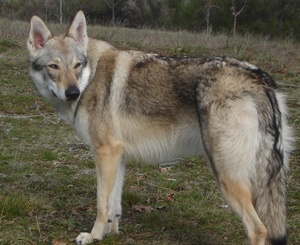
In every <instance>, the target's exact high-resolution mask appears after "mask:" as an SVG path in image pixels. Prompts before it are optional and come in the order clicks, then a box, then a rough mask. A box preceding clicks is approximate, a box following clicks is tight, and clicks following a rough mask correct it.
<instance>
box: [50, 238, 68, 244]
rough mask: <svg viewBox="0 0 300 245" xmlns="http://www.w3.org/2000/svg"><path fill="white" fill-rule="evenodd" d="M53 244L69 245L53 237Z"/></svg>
mask: <svg viewBox="0 0 300 245" xmlns="http://www.w3.org/2000/svg"><path fill="white" fill-rule="evenodd" d="M51 245H67V244H66V243H65V242H63V241H59V240H56V239H53V240H52V243H51Z"/></svg>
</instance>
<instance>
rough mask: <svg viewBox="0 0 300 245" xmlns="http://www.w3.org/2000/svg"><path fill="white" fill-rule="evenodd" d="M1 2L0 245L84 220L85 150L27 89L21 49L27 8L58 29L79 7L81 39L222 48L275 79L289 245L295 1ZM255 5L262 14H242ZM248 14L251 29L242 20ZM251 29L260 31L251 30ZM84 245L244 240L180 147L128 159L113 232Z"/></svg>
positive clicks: (295, 158)
mask: <svg viewBox="0 0 300 245" xmlns="http://www.w3.org/2000/svg"><path fill="white" fill-rule="evenodd" d="M200 3H202V5H201V4H200ZM254 3H255V4H254ZM60 4H61V5H60ZM126 4H127V5H129V6H137V9H136V12H134V11H133V12H130V11H129V12H125V11H124V8H125V7H126V6H127V5H126ZM130 4H131V5H130ZM132 4H133V5H132ZM226 4H227V5H226ZM233 4H234V5H235V6H236V10H235V12H234V13H235V15H236V27H237V29H236V33H235V35H233V34H234V32H233V24H234V16H233V15H232V12H230V8H231V7H232V6H233ZM280 4H281V5H280ZM0 6H1V7H0V11H1V18H0V244H1V245H20V244H22V245H23V244H25V245H27V244H28V245H33V244H34V245H35V244H37V245H44V244H45V245H46V244H51V245H66V244H74V238H75V237H76V236H77V235H78V233H79V232H81V231H89V230H90V229H91V228H92V226H93V222H94V219H95V215H96V193H95V192H96V179H95V170H94V163H93V157H92V156H91V154H90V151H89V149H88V147H87V146H85V145H84V144H82V142H81V140H80V139H79V138H78V137H77V136H76V135H75V134H74V132H73V130H72V129H71V128H70V127H69V126H67V125H66V124H65V123H64V122H62V121H61V120H60V119H59V118H57V116H56V114H55V112H54V110H53V108H52V107H51V106H49V105H48V103H46V102H45V101H44V100H43V99H42V98H41V97H40V96H38V94H37V92H36V90H35V88H34V86H33V85H32V82H31V81H30V78H29V77H28V66H29V63H28V54H27V50H26V39H27V36H28V30H29V20H30V17H31V15H33V14H37V15H40V16H41V17H42V18H43V19H46V21H47V23H48V24H49V27H50V29H51V30H52V31H53V33H54V34H58V33H63V32H65V29H66V28H67V23H68V22H69V21H70V19H71V18H72V16H73V15H74V14H75V12H76V11H77V10H78V9H83V10H84V11H85V12H86V13H88V23H89V27H88V34H89V36H91V37H93V38H98V39H102V40H105V41H108V42H110V43H112V44H113V45H115V46H116V47H118V48H121V49H138V50H144V51H147V52H155V53H159V54H161V55H171V56H201V55H206V56H207V55H209V56H211V55H217V56H223V55H226V56H233V57H236V58H238V59H241V60H246V61H248V62H250V63H253V64H255V65H257V66H259V67H261V68H262V69H264V70H265V71H267V72H268V73H270V74H271V75H272V76H273V77H274V78H275V80H276V81H277V83H278V86H279V89H280V90H282V91H283V92H284V93H285V94H286V95H287V102H288V106H289V111H290V117H289V122H290V124H291V125H292V126H293V128H294V130H295V139H296V147H295V150H294V152H293V154H292V156H291V161H290V167H291V169H290V173H289V176H288V198H287V206H288V227H289V244H291V245H297V244H300V231H299V224H300V204H299V203H300V182H299V179H300V165H299V160H300V148H299V146H300V138H299V135H300V127H299V126H300V120H299V117H300V110H299V107H300V90H299V89H300V75H299V74H300V68H299V62H300V44H299V42H298V40H297V35H296V34H297V31H296V30H297V28H298V26H299V24H297V21H298V22H299V16H297V15H299V13H300V11H298V10H299V1H297V0H295V1H276V0H274V1H273V0H272V1H263V0H262V1H257V0H256V1H250V0H247V2H246V3H245V1H244V2H242V1H240V2H239V1H237V0H236V1H234V2H233V1H230V0H228V1H201V0H199V1H193V0H191V1H180V0H174V1H171V0H170V1H167V0H165V1H163V0H161V1H158V0H153V1H147V0H137V1H133V0H131V1H126V0H124V1H117V0H115V1H114V2H112V0H111V1H110V2H109V0H105V1H104V0H103V1H101V0H97V1H96V0H95V1H92V0H90V1H84V0H81V1H79V0H77V1H75V0H65V1H63V0H57V1H54V0H47V1H46V0H45V1H42V0H40V1H32V0H29V1H25V0H24V1H21V0H18V1H17V0H6V1H3V0H2V1H0ZM205 6H206V7H207V8H208V7H209V6H216V7H211V9H210V11H211V12H210V24H209V28H208V29H207V22H206V19H205V16H206V15H205V13H206V14H207V11H208V9H206V8H205ZM224 6H225V7H224ZM258 6H260V8H258ZM275 6H277V7H276V8H275ZM279 6H281V7H279ZM111 7H114V8H111ZM132 8H133V7H132ZM60 9H61V10H60ZM113 9H114V13H115V19H114V21H112V20H113V18H112V13H113ZM133 9H135V8H133ZM254 9H256V11H257V12H259V11H262V12H261V14H258V13H257V14H256V15H253V17H251V18H250V17H249V16H251V15H250V13H251V11H254ZM270 9H272V11H271V10H270ZM146 10H148V12H147V11H146ZM241 10H242V11H241ZM263 10H264V11H263ZM275 10H276V11H277V12H276V11H275ZM197 11H198V12H197ZM205 11H206V12H205ZM231 11H232V10H231ZM239 12H240V14H239V15H237V14H238V13H239ZM130 13H140V15H139V14H132V15H131V14H130ZM252 13H254V12H252ZM276 13H277V14H276ZM247 15H248V21H247V17H246V16H247ZM221 16H223V17H222V18H221ZM272 16H273V17H272ZM291 16H294V17H293V18H292V19H290V21H287V20H288V19H289V18H290V17H291ZM4 17H5V18H4ZM61 17H62V18H61ZM134 18H136V19H134ZM243 19H244V20H243ZM217 20H218V21H217ZM242 20H243V21H242ZM255 20H256V21H257V23H259V22H261V24H260V25H259V24H257V26H258V27H260V28H262V31H259V30H260V29H259V28H258V27H256V28H254V29H251V28H250V25H251V24H253V25H254V24H255ZM60 21H61V22H62V24H58V23H59V22H60ZM269 21H270V22H269ZM217 23H219V24H217ZM226 23H227V24H226ZM98 24H101V25H98ZM128 27H136V28H128ZM184 29H187V30H184ZM276 30H277V31H276ZM256 31H257V32H258V31H259V35H254V34H251V33H255V32H256ZM287 37H288V38H287ZM95 244H116V245H144V244H146V245H148V244H149V245H196V244H197V245H245V244H247V240H246V236H245V232H244V229H243V227H242V224H241V222H240V221H239V220H238V218H237V217H236V216H235V215H233V213H232V212H231V210H230V209H229V208H228V206H227V205H226V203H225V202H224V201H223V199H222V198H221V195H220V192H219V190H218V189H217V187H216V184H215V181H214V177H213V175H212V174H211V171H210V170H209V168H208V167H207V165H206V162H205V160H204V159H203V158H201V157H196V156H191V157H189V158H186V159H183V160H181V161H180V163H178V164H175V165H173V166H171V167H168V166H165V165H162V163H154V164H153V165H143V164H142V163H139V162H130V163H128V166H127V173H126V183H125V188H124V193H123V216H122V220H121V226H120V234H119V235H117V236H107V237H106V238H105V239H104V240H103V241H102V242H98V243H97V242H96V243H95Z"/></svg>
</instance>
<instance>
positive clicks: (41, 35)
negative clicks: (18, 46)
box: [27, 16, 52, 52]
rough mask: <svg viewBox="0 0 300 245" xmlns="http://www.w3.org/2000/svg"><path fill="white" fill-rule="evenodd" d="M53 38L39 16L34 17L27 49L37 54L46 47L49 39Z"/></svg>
mask: <svg viewBox="0 0 300 245" xmlns="http://www.w3.org/2000/svg"><path fill="white" fill-rule="evenodd" d="M51 37H52V34H51V32H50V31H49V29H48V27H47V26H46V25H45V23H44V21H42V20H41V18H39V17H37V16H32V18H31V21H30V30H29V37H28V41H27V48H28V49H29V51H31V52H36V51H38V50H40V49H41V48H43V47H44V45H45V43H46V42H47V40H48V39H50V38H51Z"/></svg>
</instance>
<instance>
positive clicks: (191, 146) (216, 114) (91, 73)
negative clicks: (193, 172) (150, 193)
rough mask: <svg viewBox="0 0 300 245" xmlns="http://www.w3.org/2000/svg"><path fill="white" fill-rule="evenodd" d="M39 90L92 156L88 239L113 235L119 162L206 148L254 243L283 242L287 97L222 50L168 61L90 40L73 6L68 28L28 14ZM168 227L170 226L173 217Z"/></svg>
mask: <svg viewBox="0 0 300 245" xmlns="http://www.w3.org/2000/svg"><path fill="white" fill-rule="evenodd" d="M27 46H28V50H29V53H30V64H31V65H30V75H31V77H32V79H33V81H34V84H35V86H36V87H37V89H38V91H39V92H40V93H41V94H42V95H43V96H44V97H45V98H46V99H47V100H48V101H49V102H50V103H52V104H53V106H54V107H55V108H56V109H57V111H58V113H59V115H60V117H61V118H63V119H64V120H65V121H66V122H67V123H69V124H70V125H72V126H73V127H74V128H75V130H76V131H77V133H78V134H79V135H80V136H81V137H82V139H83V140H84V142H86V143H87V144H89V145H90V146H91V149H92V151H93V153H94V155H95V161H96V173H97V211H98V212H97V217H96V221H95V224H94V227H93V229H92V231H91V232H90V233H89V232H81V233H80V234H79V235H78V237H77V238H76V241H77V243H78V244H88V243H91V242H93V240H96V239H97V240H101V239H102V238H103V236H105V234H107V233H118V227H119V218H120V215H121V213H122V206H121V197H122V188H123V182H124V172H125V162H126V161H128V160H131V159H136V160H140V161H144V162H162V161H167V160H170V159H173V158H177V157H185V156H187V155H190V154H204V155H206V156H207V158H208V160H209V163H210V166H211V167H212V169H213V172H214V174H215V176H216V180H217V183H218V185H219V187H220V189H221V191H222V193H223V195H224V197H225V199H226V201H227V202H228V204H229V205H230V206H231V208H232V209H233V211H234V212H236V213H237V215H238V216H239V217H240V218H241V220H242V221H243V224H244V226H245V229H246V232H247V235H248V239H249V242H250V244H251V245H264V244H267V245H274V244H276V245H286V244H287V235H286V207H285V198H286V194H285V193H286V186H285V181H286V171H287V169H288V158H289V153H290V151H291V149H292V141H293V139H292V134H291V129H290V128H289V126H288V125H287V122H286V121H287V120H286V117H287V110H286V107H285V100H284V96H283V95H282V94H281V93H280V92H278V90H277V89H276V84H275V82H274V81H273V79H272V78H271V77H270V76H269V75H268V74H267V73H265V72H263V71H262V70H260V69H259V68H257V67H255V66H253V65H251V64H248V63H247V62H241V61H238V60H236V59H233V58H228V57H222V58H221V57H199V58H169V57H160V56H157V55H154V54H146V53H143V52H139V51H120V50H117V49H115V48H114V47H113V46H111V45H110V44H108V43H106V42H103V41H100V40H94V39H91V38H88V36H87V32H86V21H85V17H84V14H83V13H82V12H81V11H79V12H78V13H77V15H76V17H75V18H74V20H73V22H72V24H71V26H70V28H69V29H68V30H67V33H66V34H65V35H60V36H55V37H53V36H52V35H51V32H50V31H49V30H48V28H47V26H46V25H45V24H44V22H43V21H42V20H41V19H39V18H38V17H36V16H34V17H32V20H31V29H30V32H29V38H28V41H27ZM174 225H175V224H174Z"/></svg>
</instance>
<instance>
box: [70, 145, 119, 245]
mask: <svg viewBox="0 0 300 245" xmlns="http://www.w3.org/2000/svg"><path fill="white" fill-rule="evenodd" d="M123 152H124V146H123V144H122V143H121V142H119V141H113V142H112V143H110V144H106V145H101V146H100V147H98V148H97V149H95V160H96V172H97V217H96V221H95V223H94V227H93V229H92V231H91V233H86V232H83V233H80V234H79V235H78V236H77V238H76V242H77V244H88V243H91V242H93V240H102V238H103V236H104V235H105V234H106V232H108V231H109V226H110V225H109V223H111V220H110V218H111V217H110V216H111V214H112V213H113V210H111V209H113V208H114V205H112V204H111V203H110V201H115V202H116V201H117V202H119V201H120V199H121V197H120V195H121V193H120V192H121V190H120V188H119V187H120V186H121V185H118V182H122V183H123V180H121V181H119V180H117V177H119V176H120V174H121V173H122V174H123V172H124V171H123V170H122V169H121V170H120V168H124V167H122V157H123ZM118 173H119V174H118ZM116 182H117V186H118V187H115V186H116ZM114 188H115V190H114ZM117 192H118V193H117ZM112 194H117V197H116V198H113V197H111V195H112ZM113 199H115V200H113ZM118 200H119V201H118ZM118 205H120V202H119V203H118V204H117V206H116V207H119V206H118ZM114 222H115V223H114V229H116V228H117V226H118V224H117V222H118V221H116V220H114ZM114 231H115V232H117V231H116V230H114Z"/></svg>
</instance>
